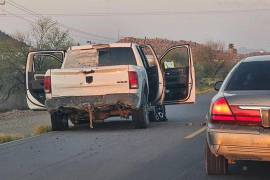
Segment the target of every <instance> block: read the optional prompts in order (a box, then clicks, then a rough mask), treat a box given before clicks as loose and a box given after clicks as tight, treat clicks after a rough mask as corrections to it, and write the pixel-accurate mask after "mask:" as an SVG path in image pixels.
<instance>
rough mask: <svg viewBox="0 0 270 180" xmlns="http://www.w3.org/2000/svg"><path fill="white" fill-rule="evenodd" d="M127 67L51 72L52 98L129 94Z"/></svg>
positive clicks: (56, 70) (57, 70)
mask: <svg viewBox="0 0 270 180" xmlns="http://www.w3.org/2000/svg"><path fill="white" fill-rule="evenodd" d="M128 70H129V66H128V65H120V66H102V67H93V68H84V69H82V68H80V69H55V70H51V72H50V75H51V85H52V97H65V96H95V95H106V94H116V93H129V80H128Z"/></svg>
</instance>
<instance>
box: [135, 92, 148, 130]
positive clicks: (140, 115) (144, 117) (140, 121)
mask: <svg viewBox="0 0 270 180" xmlns="http://www.w3.org/2000/svg"><path fill="white" fill-rule="evenodd" d="M132 121H133V123H134V125H135V128H137V129H145V128H147V127H148V126H149V116H148V109H147V98H146V95H145V93H143V95H142V104H141V107H140V108H139V109H136V110H133V112H132Z"/></svg>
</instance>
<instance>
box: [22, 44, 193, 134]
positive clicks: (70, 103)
mask: <svg viewBox="0 0 270 180" xmlns="http://www.w3.org/2000/svg"><path fill="white" fill-rule="evenodd" d="M26 87H27V103H28V106H29V108H30V109H33V110H47V111H48V112H49V113H50V114H51V123H52V129H53V130H65V129H67V128H68V120H70V121H71V122H72V123H73V124H81V123H89V124H90V127H93V123H96V122H100V121H104V120H105V119H107V118H109V117H113V116H120V117H123V118H129V117H130V116H132V120H133V122H134V124H135V127H136V128H146V127H147V126H148V124H149V112H150V116H151V114H152V116H153V112H154V111H155V109H156V108H155V107H157V106H160V105H162V106H163V105H172V104H184V103H194V102H195V74H194V67H193V60H192V53H191V48H190V46H189V45H179V46H174V47H171V48H169V49H168V50H167V51H166V53H165V54H164V55H163V56H161V58H159V59H158V57H157V56H156V53H155V52H154V50H153V48H152V47H151V46H150V45H143V46H141V45H138V44H135V43H114V44H101V45H84V46H74V47H71V48H69V49H68V50H67V51H66V52H65V51H39V52H30V53H29V55H28V59H27V65H26ZM150 118H155V115H154V117H150Z"/></svg>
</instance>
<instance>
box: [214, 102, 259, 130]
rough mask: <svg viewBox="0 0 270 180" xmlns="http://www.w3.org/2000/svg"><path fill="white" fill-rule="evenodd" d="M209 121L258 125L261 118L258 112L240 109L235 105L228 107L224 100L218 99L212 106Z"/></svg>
mask: <svg viewBox="0 0 270 180" xmlns="http://www.w3.org/2000/svg"><path fill="white" fill-rule="evenodd" d="M211 121H212V122H227V123H238V124H245V125H259V124H261V122H262V118H261V113H260V110H254V109H241V108H240V107H239V106H237V105H231V106H230V105H229V103H228V102H227V100H226V99H225V98H220V99H218V100H217V101H216V102H215V103H214V104H213V106H212V112H211Z"/></svg>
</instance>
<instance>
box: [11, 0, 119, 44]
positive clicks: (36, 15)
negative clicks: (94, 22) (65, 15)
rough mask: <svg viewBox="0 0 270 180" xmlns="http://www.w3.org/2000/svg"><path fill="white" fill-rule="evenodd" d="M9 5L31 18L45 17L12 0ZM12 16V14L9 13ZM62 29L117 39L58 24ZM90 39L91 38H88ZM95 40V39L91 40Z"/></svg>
mask: <svg viewBox="0 0 270 180" xmlns="http://www.w3.org/2000/svg"><path fill="white" fill-rule="evenodd" d="M7 3H8V4H9V5H11V6H13V7H15V8H17V9H20V10H22V11H24V12H26V13H27V14H30V15H31V16H35V17H37V18H41V17H44V16H43V15H41V14H39V13H36V12H35V11H32V10H29V9H27V8H25V7H24V6H22V5H20V4H18V3H16V2H14V1H12V0H9V1H7ZM9 14H11V13H9ZM11 15H13V16H15V15H16V14H14V13H12V14H11ZM16 17H23V16H22V15H16ZM57 23H58V24H59V25H60V26H61V27H63V28H65V29H68V30H70V31H72V32H77V33H81V34H84V35H88V36H91V37H95V38H96V39H97V38H98V39H103V40H110V41H115V40H116V39H114V38H110V37H106V36H102V35H98V34H94V33H89V32H85V31H83V30H81V29H78V28H74V27H70V26H67V25H65V24H63V23H59V22H57ZM88 38H89V37H88ZM91 39H93V38H91Z"/></svg>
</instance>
